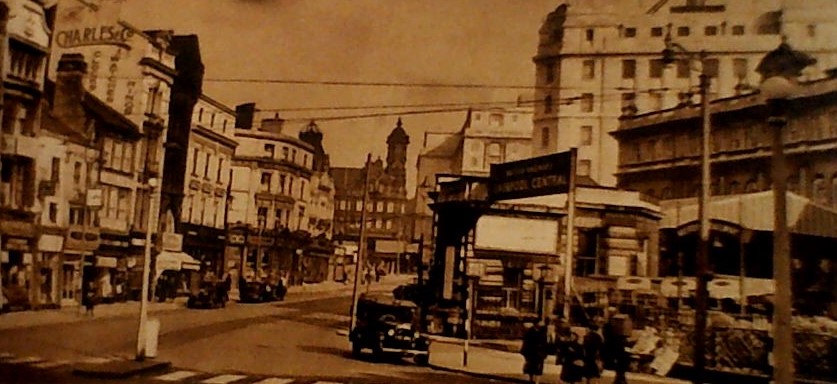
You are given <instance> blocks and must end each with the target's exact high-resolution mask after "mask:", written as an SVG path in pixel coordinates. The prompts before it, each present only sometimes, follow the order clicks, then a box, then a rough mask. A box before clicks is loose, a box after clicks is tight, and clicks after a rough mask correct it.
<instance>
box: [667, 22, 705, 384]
mask: <svg viewBox="0 0 837 384" xmlns="http://www.w3.org/2000/svg"><path fill="white" fill-rule="evenodd" d="M662 54H663V63H664V64H671V63H673V62H674V61H675V60H676V56H677V55H678V54H680V55H685V56H686V60H689V62H690V63H691V61H692V60H695V59H696V60H697V61H699V62H700V64H701V68H700V114H701V122H702V123H701V156H700V194H699V195H698V220H699V222H700V224H699V225H700V238H699V241H698V253H697V257H696V259H695V267H696V273H695V275H696V276H695V278H696V280H697V281H696V282H697V287H696V290H695V339H694V342H695V345H694V367H695V375H694V378H693V382H695V383H703V374H704V367H705V365H706V353H705V351H706V333H705V330H706V312H707V296H708V295H709V292H708V289H707V284H708V283H709V280H710V279H711V275H710V273H709V268H708V264H709V225H710V224H709V211H708V206H709V199H710V181H711V174H710V167H711V163H710V155H711V154H710V142H709V140H710V139H711V137H712V121H711V120H710V119H711V117H710V115H709V97H708V95H707V93H708V92H709V85H710V80H709V74H708V73H707V70H706V58H707V54H706V51H701V52H700V53H698V54H697V55H695V54H694V53H691V52H689V51H687V50H686V49H685V48H684V47H683V46H682V45H680V44H678V43H675V42H673V41H672V39H671V32H669V33H668V34H666V37H665V49H663V52H662ZM690 69H691V67H690Z"/></svg>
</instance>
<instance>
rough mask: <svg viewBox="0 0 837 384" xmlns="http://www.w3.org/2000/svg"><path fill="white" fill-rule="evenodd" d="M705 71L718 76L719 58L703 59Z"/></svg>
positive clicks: (709, 74) (710, 75) (711, 75)
mask: <svg viewBox="0 0 837 384" xmlns="http://www.w3.org/2000/svg"><path fill="white" fill-rule="evenodd" d="M703 73H705V74H707V75H708V76H709V77H713V78H714V77H718V59H706V60H704V61H703Z"/></svg>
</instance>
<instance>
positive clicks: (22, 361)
mask: <svg viewBox="0 0 837 384" xmlns="http://www.w3.org/2000/svg"><path fill="white" fill-rule="evenodd" d="M41 361H44V359H42V358H40V357H36V356H28V357H18V358H16V359H11V360H7V361H6V362H7V363H10V364H30V363H39V362H41Z"/></svg>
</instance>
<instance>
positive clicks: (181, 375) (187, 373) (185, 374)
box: [154, 371, 198, 381]
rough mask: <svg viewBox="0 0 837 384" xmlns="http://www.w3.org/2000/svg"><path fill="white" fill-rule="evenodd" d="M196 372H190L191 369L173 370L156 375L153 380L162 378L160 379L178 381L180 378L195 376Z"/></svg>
mask: <svg viewBox="0 0 837 384" xmlns="http://www.w3.org/2000/svg"><path fill="white" fill-rule="evenodd" d="M197 374H198V373H197V372H192V371H175V372H172V373H167V374H165V375H163V376H157V377H155V378H154V379H155V380H162V381H180V380H183V379H185V378H187V377H192V376H195V375H197Z"/></svg>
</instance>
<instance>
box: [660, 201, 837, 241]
mask: <svg viewBox="0 0 837 384" xmlns="http://www.w3.org/2000/svg"><path fill="white" fill-rule="evenodd" d="M660 206H661V207H662V209H663V214H664V216H663V219H662V221H661V222H660V228H679V227H680V226H682V225H685V224H689V223H694V222H697V220H698V203H697V198H690V199H678V200H667V201H663V202H661V204H660ZM787 212H788V228H789V230H790V232H791V233H795V234H800V235H811V236H821V237H828V238H837V211H835V210H834V209H832V208H829V207H826V206H823V205H819V204H816V203H814V202H812V201H811V200H809V199H807V198H805V197H803V196H800V195H797V194H795V193H793V192H788V194H787ZM709 218H710V219H711V220H722V221H726V222H729V223H735V224H738V225H740V226H741V227H743V228H745V229H750V230H754V231H767V232H772V231H773V192H772V191H764V192H756V193H748V194H741V195H729V196H713V197H712V199H711V200H710V203H709Z"/></svg>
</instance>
